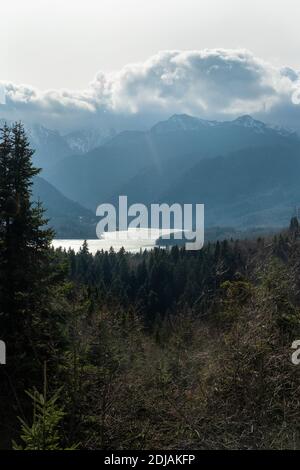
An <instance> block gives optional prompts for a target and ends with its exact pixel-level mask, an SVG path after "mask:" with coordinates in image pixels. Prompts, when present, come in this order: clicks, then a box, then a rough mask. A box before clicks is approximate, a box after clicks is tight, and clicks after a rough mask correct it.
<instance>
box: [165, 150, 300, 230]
mask: <svg viewBox="0 0 300 470" xmlns="http://www.w3.org/2000/svg"><path fill="white" fill-rule="evenodd" d="M299 176H300V145H299V144H298V145H295V146H294V148H291V147H286V146H273V147H264V148H249V149H243V150H241V151H238V152H236V153H233V154H230V155H227V156H226V157H217V158H213V159H205V160H202V161H201V162H198V163H197V164H196V165H195V166H193V167H192V168H191V169H190V170H188V171H186V172H185V173H184V174H182V175H181V176H180V177H179V178H178V179H177V180H176V181H175V182H174V184H173V187H172V188H171V189H170V190H168V191H167V192H165V193H162V194H161V195H160V197H159V199H161V200H163V201H166V202H175V201H176V202H181V203H188V202H193V203H196V202H198V203H204V204H205V218H206V225H234V226H254V225H264V226H267V225H272V226H274V225H276V226H283V225H284V224H286V223H287V222H288V220H289V218H290V216H291V215H292V213H293V210H294V208H295V206H299V205H300V185H299Z"/></svg>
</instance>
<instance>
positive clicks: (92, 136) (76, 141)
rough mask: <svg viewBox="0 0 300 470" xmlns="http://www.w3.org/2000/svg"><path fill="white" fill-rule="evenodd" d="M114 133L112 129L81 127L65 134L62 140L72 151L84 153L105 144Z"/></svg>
mask: <svg viewBox="0 0 300 470" xmlns="http://www.w3.org/2000/svg"><path fill="white" fill-rule="evenodd" d="M115 135H116V131H115V130H114V129H103V130H101V129H100V130H98V129H83V130H78V131H74V132H70V133H69V134H66V135H65V136H64V140H65V141H66V143H67V144H68V146H69V149H71V151H72V153H75V154H84V153H87V152H90V151H91V150H93V149H95V148H97V147H100V146H101V145H103V144H105V143H106V142H108V141H109V140H110V139H112V138H113V137H115Z"/></svg>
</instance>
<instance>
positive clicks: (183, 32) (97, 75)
mask: <svg viewBox="0 0 300 470" xmlns="http://www.w3.org/2000/svg"><path fill="white" fill-rule="evenodd" d="M0 13H1V18H2V21H1V28H0V57H1V67H0V103H1V102H3V94H4V92H3V89H5V90H6V91H5V95H6V106H3V105H2V106H1V105H0V112H1V116H0V117H2V115H3V116H6V115H7V116H12V115H14V116H18V115H20V116H21V117H23V116H25V117H27V118H28V119H36V120H41V121H43V122H45V123H48V124H50V125H52V126H53V125H55V123H57V126H58V127H60V125H62V121H64V123H65V125H67V126H69V127H76V126H77V127H78V126H81V125H83V123H90V122H99V125H100V124H101V125H103V122H104V121H105V120H106V121H107V120H111V123H110V124H111V125H116V126H121V127H122V126H123V127H124V126H125V127H126V123H128V124H127V125H128V126H129V125H135V124H134V123H135V122H138V121H139V122H144V123H145V124H146V123H147V122H148V121H149V122H150V121H151V120H154V119H157V118H158V117H159V116H160V115H161V116H163V115H167V114H168V113H171V112H173V111H174V112H190V113H194V114H197V115H201V117H209V118H213V117H220V118H221V117H222V116H227V115H228V116H233V115H235V114H237V113H243V112H245V113H247V114H250V113H254V114H255V115H257V116H262V117H263V116H264V115H266V117H268V118H270V119H273V120H275V121H280V120H282V121H283V123H284V124H287V125H293V123H294V122H295V123H296V121H297V120H298V109H299V105H298V104H297V103H296V102H297V100H298V98H297V96H298V95H297V93H298V92H297V89H298V83H297V82H298V81H299V78H298V71H300V54H299V50H300V34H299V18H300V2H299V0H285V1H282V0H151V1H149V0H72V1H71V0H26V1H25V0H10V1H9V2H7V1H6V0H0ZM174 51H176V54H175V56H174V54H173V55H172V52H173V53H174ZM226 51H227V52H226ZM196 53H198V56H197V57H196V56H195V54H196ZM168 54H169V55H168ZM170 54H171V55H170ZM184 54H186V56H184ZM193 54H194V56H193ZM241 54H242V55H243V54H244V56H243V58H241ZM174 63H175V65H174ZM217 69H218V70H219V72H218V73H217V72H216V70H217ZM225 69H226V70H225ZM283 70H285V72H283V75H284V77H283V78H282V71H283ZM287 71H289V72H287ZM230 72H232V74H231V75H230ZM287 77H288V78H287ZM210 78H211V79H212V80H211V82H210V80H209V79H210ZM243 80H244V84H245V89H244V90H243V89H242V88H243ZM225 81H226V82H227V83H228V86H229V90H227V89H226V88H227V87H226V86H225ZM1 85H2V86H1ZM235 87H237V91H235ZM184 88H186V95H185V93H184ZM171 89H172V90H173V92H172V90H171ZM7 90H8V91H7ZM49 90H50V91H51V92H49ZM230 93H231V95H230ZM295 93H296V95H297V96H296V99H295ZM276 97H277V100H276ZM195 100H196V105H195V104H194V105H192V104H193V101H195ZM271 108H272V110H273V111H272V112H271V111H270V110H271ZM288 108H290V109H288ZM74 111H76V112H77V113H75V114H76V115H74ZM247 111H248V112H247ZM137 116H142V119H134V117H136V118H137ZM127 117H128V120H127ZM108 118H109V119H108ZM60 120H61V122H60Z"/></svg>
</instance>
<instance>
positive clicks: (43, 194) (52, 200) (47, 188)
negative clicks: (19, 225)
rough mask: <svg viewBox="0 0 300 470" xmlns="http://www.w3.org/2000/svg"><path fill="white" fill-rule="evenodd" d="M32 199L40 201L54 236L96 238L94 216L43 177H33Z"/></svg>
mask: <svg viewBox="0 0 300 470" xmlns="http://www.w3.org/2000/svg"><path fill="white" fill-rule="evenodd" d="M32 200H33V201H34V202H37V201H41V202H42V204H43V207H44V208H45V209H46V217H47V218H49V219H50V220H49V225H50V226H51V227H52V228H54V230H55V232H56V238H96V218H95V216H94V214H93V213H92V212H90V211H89V210H88V209H86V208H84V207H82V206H80V205H79V204H77V203H76V202H73V201H71V200H70V199H68V198H66V197H65V196H64V195H63V194H61V193H60V192H59V191H58V190H57V189H56V188H54V186H52V185H51V184H50V183H48V182H47V181H46V180H44V179H43V178H41V177H39V176H37V177H35V178H34V184H33V193H32Z"/></svg>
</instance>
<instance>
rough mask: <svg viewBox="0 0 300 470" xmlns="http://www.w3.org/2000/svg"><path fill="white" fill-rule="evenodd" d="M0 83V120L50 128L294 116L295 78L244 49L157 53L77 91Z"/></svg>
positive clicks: (287, 70)
mask: <svg viewBox="0 0 300 470" xmlns="http://www.w3.org/2000/svg"><path fill="white" fill-rule="evenodd" d="M1 83H2V86H4V87H5V90H6V104H5V105H0V114H1V117H2V116H4V117H9V118H11V117H15V118H21V119H25V120H31V121H40V122H42V123H44V124H49V123H51V125H52V127H53V126H55V127H57V128H61V127H69V128H70V127H80V126H84V125H91V124H95V125H101V124H102V125H103V124H105V123H107V122H109V124H110V125H111V124H112V123H114V124H116V125H117V126H120V127H123V128H125V127H126V125H128V126H129V127H130V125H129V123H130V122H131V123H132V122H135V123H140V124H141V125H143V124H144V123H145V122H146V121H147V117H148V120H149V116H151V118H150V120H151V119H152V120H155V119H159V118H160V117H162V116H167V115H169V114H172V113H174V112H176V113H180V112H186V113H190V114H194V115H197V116H201V117H204V118H205V117H208V118H220V117H224V116H229V117H231V116H232V117H235V116H236V115H239V114H245V113H247V114H249V113H250V114H259V115H265V116H266V119H268V120H272V110H273V109H277V110H278V109H279V108H280V106H284V108H285V113H286V112H287V109H289V107H290V108H291V110H292V113H293V115H295V114H296V115H297V116H299V114H300V107H299V106H298V105H299V103H300V98H299V96H300V92H299V90H300V87H299V84H300V74H299V73H298V72H297V71H295V70H293V69H291V68H288V67H286V68H284V69H280V68H278V67H275V66H273V65H271V64H270V63H267V62H265V61H263V60H261V59H260V58H258V57H255V56H254V55H253V54H251V53H250V52H249V51H247V50H228V49H209V50H197V51H162V52H159V53H157V54H156V55H154V56H152V57H150V58H149V59H148V60H146V61H145V62H143V63H138V64H130V65H127V66H126V67H124V68H122V69H121V70H120V71H119V72H117V73H114V74H106V73H103V72H99V73H98V74H97V76H96V77H95V79H94V81H93V82H92V83H91V84H90V85H89V86H88V87H87V89H86V90H81V91H70V90H47V91H41V90H37V89H34V88H33V87H31V86H26V85H15V84H13V83H4V82H1ZM295 107H296V108H297V109H295ZM276 119H277V118H276ZM131 125H132V124H131Z"/></svg>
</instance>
